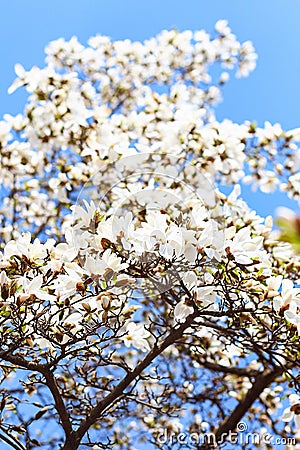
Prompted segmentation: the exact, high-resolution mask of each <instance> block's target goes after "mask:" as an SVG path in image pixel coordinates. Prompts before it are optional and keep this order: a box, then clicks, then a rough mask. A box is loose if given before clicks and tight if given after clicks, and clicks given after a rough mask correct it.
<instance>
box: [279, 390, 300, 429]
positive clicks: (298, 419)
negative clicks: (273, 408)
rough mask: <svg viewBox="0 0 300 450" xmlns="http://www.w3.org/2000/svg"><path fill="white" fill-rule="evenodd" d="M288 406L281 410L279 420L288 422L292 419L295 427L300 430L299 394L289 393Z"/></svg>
mask: <svg viewBox="0 0 300 450" xmlns="http://www.w3.org/2000/svg"><path fill="white" fill-rule="evenodd" d="M289 401H290V406H289V407H288V408H286V409H285V410H284V411H283V415H282V417H281V420H283V421H284V422H290V421H291V420H293V419H294V422H295V425H296V429H297V430H300V396H299V395H297V394H291V395H290V396H289Z"/></svg>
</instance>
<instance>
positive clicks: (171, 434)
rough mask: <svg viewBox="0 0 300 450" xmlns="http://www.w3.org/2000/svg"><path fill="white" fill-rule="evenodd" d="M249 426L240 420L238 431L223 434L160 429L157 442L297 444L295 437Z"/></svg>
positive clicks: (187, 443)
mask: <svg viewBox="0 0 300 450" xmlns="http://www.w3.org/2000/svg"><path fill="white" fill-rule="evenodd" d="M247 429H248V426H247V424H246V423H245V422H239V423H238V425H237V427H236V431H229V432H228V433H223V434H222V435H221V436H216V435H215V434H214V433H211V432H192V433H188V432H183V431H181V432H176V431H170V430H167V429H161V430H159V432H158V434H157V435H156V439H155V441H156V443H157V444H158V445H162V444H169V445H174V444H181V445H189V444H190V445H196V444H197V445H199V444H200V445H203V444H206V445H209V446H211V447H212V448H213V447H218V446H219V445H220V444H225V443H229V444H234V445H251V444H252V445H261V444H265V445H273V446H274V445H275V446H277V445H292V446H295V445H296V439H295V438H284V437H278V436H273V435H272V434H270V433H268V432H263V433H257V432H250V431H247Z"/></svg>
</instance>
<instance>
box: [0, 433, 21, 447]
mask: <svg viewBox="0 0 300 450" xmlns="http://www.w3.org/2000/svg"><path fill="white" fill-rule="evenodd" d="M7 436H9V438H8V437H7ZM7 436H5V435H4V434H2V433H1V432H0V439H2V441H4V442H6V443H7V444H8V445H9V446H10V447H12V448H14V449H15V450H26V449H25V447H24V446H23V445H22V444H21V443H20V442H19V441H17V440H16V438H15V437H14V436H10V435H7Z"/></svg>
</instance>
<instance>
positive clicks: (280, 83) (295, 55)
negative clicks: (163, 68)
mask: <svg viewBox="0 0 300 450" xmlns="http://www.w3.org/2000/svg"><path fill="white" fill-rule="evenodd" d="M218 19H227V20H228V21H229V25H230V26H231V28H232V31H233V33H234V34H236V35H237V37H238V39H239V40H240V41H245V40H252V42H253V43H254V46H255V48H256V50H257V53H258V56H259V59H258V65H257V69H256V70H255V72H253V73H252V74H251V75H250V77H249V78H246V79H241V80H237V79H234V78H232V80H231V81H230V82H229V84H228V85H226V86H225V89H224V96H223V97H224V101H223V103H222V104H221V105H220V106H219V107H218V108H217V117H218V119H223V118H229V119H231V120H233V121H235V122H238V123H241V122H243V121H244V120H251V121H256V122H257V123H258V124H259V125H263V123H264V122H265V121H266V120H268V121H270V122H271V123H276V122H280V123H281V124H282V126H283V128H285V129H291V128H295V127H298V126H300V113H299V105H300V26H299V23H300V1H299V0H226V1H224V0H209V1H206V0H184V1H182V0H163V1H161V0H151V1H147V0H114V1H113V0H110V1H108V0H84V1H80V0H51V1H45V0H26V1H24V0H13V1H5V2H2V3H1V14H0V61H1V65H0V69H1V72H0V73H1V76H0V116H2V115H3V114H4V113H7V112H8V113H12V114H16V113H18V112H22V110H23V106H24V102H25V100H26V93H25V91H22V90H18V91H17V92H15V93H14V94H12V95H10V96H9V95H8V94H7V89H8V87H9V86H10V84H11V83H12V81H13V80H14V78H15V75H14V65H15V63H21V64H22V65H23V66H24V67H25V68H26V69H30V68H31V67H32V66H33V65H38V66H43V62H44V47H45V46H46V45H47V43H48V42H49V41H51V40H54V39H57V38H59V37H64V38H66V39H67V38H70V37H72V36H74V35H76V36H77V37H78V38H79V40H80V41H81V42H82V43H86V41H87V39H88V38H89V37H90V36H93V35H95V34H105V35H109V36H111V37H112V38H113V39H125V38H129V39H132V40H144V39H147V38H149V37H151V36H154V35H155V34H157V33H158V32H159V31H161V30H162V29H170V28H174V27H175V28H177V29H179V30H180V31H182V30H185V29H191V30H198V29H203V28H204V29H205V30H206V31H208V32H212V31H213V27H214V24H215V22H216V21H217V20H218ZM243 192H244V195H245V197H246V198H247V201H248V203H249V204H250V205H251V206H252V207H253V208H255V209H256V210H257V211H258V212H259V213H260V214H262V215H266V214H274V210H275V208H276V206H279V205H282V204H286V205H289V206H293V207H294V208H296V210H297V211H298V207H297V206H296V205H294V203H292V202H287V201H286V196H285V195H283V194H278V193H276V194H274V195H271V196H270V195H268V196H266V195H262V194H258V193H253V192H251V191H250V189H249V188H246V189H245V190H244V191H243Z"/></svg>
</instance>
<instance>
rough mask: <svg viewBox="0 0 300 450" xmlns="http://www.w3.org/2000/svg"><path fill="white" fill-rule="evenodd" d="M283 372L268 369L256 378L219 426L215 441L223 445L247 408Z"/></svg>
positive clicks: (276, 369)
mask: <svg viewBox="0 0 300 450" xmlns="http://www.w3.org/2000/svg"><path fill="white" fill-rule="evenodd" d="M282 372H283V369H282V368H281V367H276V368H275V369H268V370H265V371H264V372H262V373H261V374H260V375H258V376H257V378H256V380H255V382H254V383H253V385H252V387H251V389H249V391H248V392H247V394H246V396H245V397H244V399H243V400H241V401H240V402H239V404H238V405H237V406H236V408H235V409H234V410H233V412H232V413H231V415H230V416H229V417H227V419H226V420H225V421H224V422H223V423H222V424H221V426H220V427H219V429H218V431H217V432H216V440H217V442H219V443H223V442H224V441H225V440H226V437H227V435H228V433H229V432H230V431H233V430H234V429H235V428H236V426H237V424H238V423H239V422H240V420H241V419H242V418H243V416H244V415H245V414H246V412H247V411H248V410H249V408H250V407H251V406H252V405H253V403H254V402H255V400H256V399H257V398H258V397H259V396H260V394H261V393H262V392H263V391H264V389H265V388H266V387H267V386H269V384H270V383H272V382H273V381H274V380H275V379H276V377H278V375H280V374H281V373H282Z"/></svg>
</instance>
